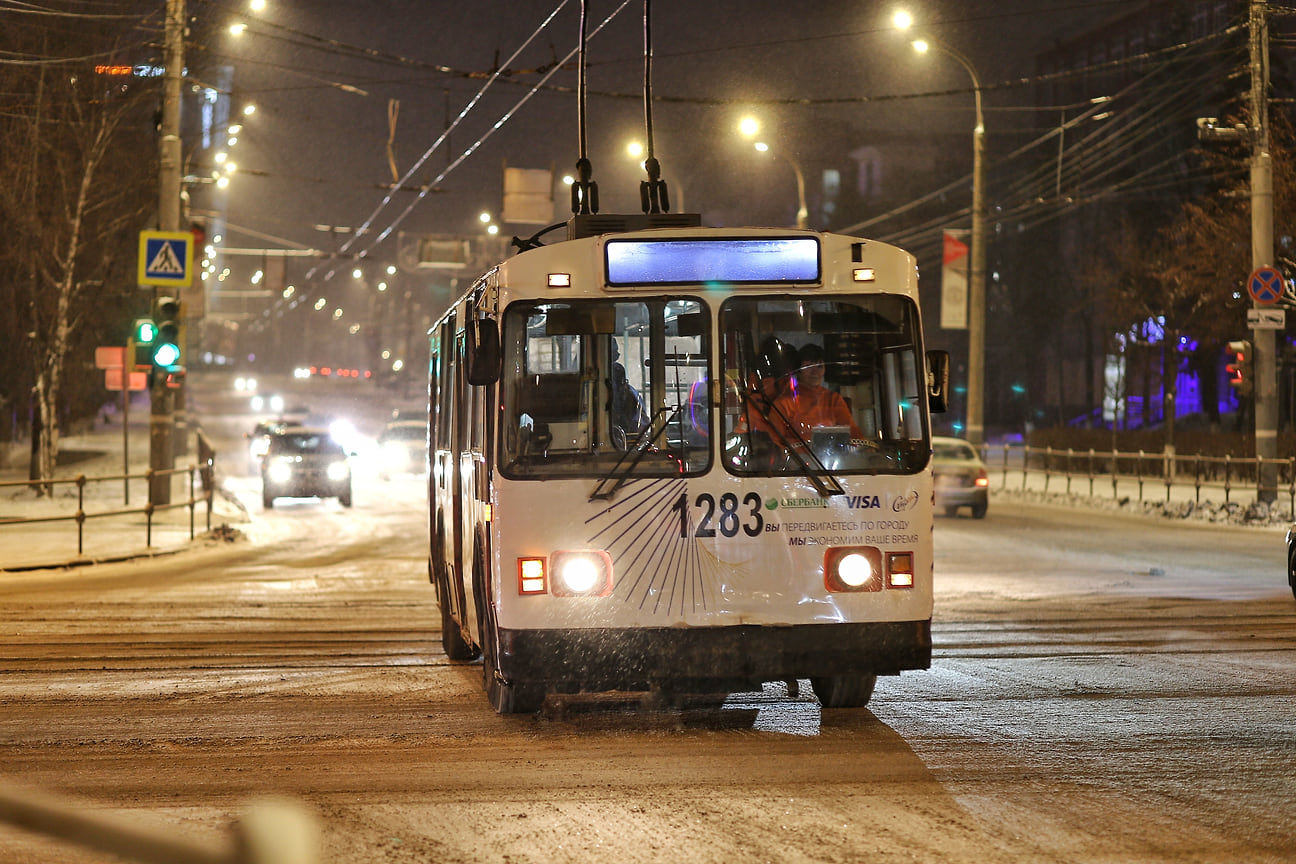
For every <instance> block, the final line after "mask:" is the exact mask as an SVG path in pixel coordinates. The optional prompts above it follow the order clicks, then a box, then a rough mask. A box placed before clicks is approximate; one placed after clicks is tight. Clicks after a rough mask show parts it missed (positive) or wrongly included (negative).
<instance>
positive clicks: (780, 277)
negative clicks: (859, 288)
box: [605, 237, 819, 285]
mask: <svg viewBox="0 0 1296 864" xmlns="http://www.w3.org/2000/svg"><path fill="white" fill-rule="evenodd" d="M605 248H606V263H607V284H608V285H695V284H704V283H707V282H744V283H753V282H761V283H770V282H776V283H778V282H782V283H788V282H795V283H806V282H818V281H819V240H818V238H816V237H759V238H756V237H753V238H734V237H728V238H726V237H715V238H706V239H696V240H667V239H663V240H629V239H626V240H617V239H610V240H608V241H607V244H606V247H605Z"/></svg>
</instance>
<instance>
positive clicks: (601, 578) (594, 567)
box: [549, 550, 612, 597]
mask: <svg viewBox="0 0 1296 864" xmlns="http://www.w3.org/2000/svg"><path fill="white" fill-rule="evenodd" d="M549 567H550V572H551V573H552V574H553V593H554V596H555V597H604V596H606V595H608V594H610V593H612V558H611V557H610V556H609V555H608V554H607V553H606V552H603V551H599V550H579V551H563V552H555V553H553V554H552V555H550V556H549Z"/></svg>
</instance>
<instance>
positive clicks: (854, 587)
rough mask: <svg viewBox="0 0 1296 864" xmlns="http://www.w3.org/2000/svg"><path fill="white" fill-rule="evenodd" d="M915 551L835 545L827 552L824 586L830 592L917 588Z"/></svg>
mask: <svg viewBox="0 0 1296 864" xmlns="http://www.w3.org/2000/svg"><path fill="white" fill-rule="evenodd" d="M913 561H914V557H913V553H912V552H887V553H885V554H884V553H883V552H882V550H880V549H878V548H877V547H876V546H836V547H832V548H830V549H829V550H828V551H827V552H825V553H824V585H825V587H827V589H828V590H829V591H831V592H835V593H845V592H862V591H881V590H882V589H883V588H902V589H908V588H913V587H914V564H913Z"/></svg>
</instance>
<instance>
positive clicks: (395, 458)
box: [378, 420, 427, 477]
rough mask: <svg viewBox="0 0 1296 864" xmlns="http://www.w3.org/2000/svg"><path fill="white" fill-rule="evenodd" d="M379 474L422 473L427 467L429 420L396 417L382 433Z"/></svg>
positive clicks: (388, 475) (379, 441)
mask: <svg viewBox="0 0 1296 864" xmlns="http://www.w3.org/2000/svg"><path fill="white" fill-rule="evenodd" d="M378 458H379V459H380V460H382V461H381V463H380V465H379V469H378V470H379V474H380V475H381V476H383V477H390V476H391V475H393V474H422V473H423V472H424V471H426V470H427V423H426V422H425V421H423V420H394V421H392V422H391V423H388V424H387V426H386V427H385V428H384V429H383V431H382V432H381V433H380V434H379V435H378Z"/></svg>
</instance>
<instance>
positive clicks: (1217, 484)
mask: <svg viewBox="0 0 1296 864" xmlns="http://www.w3.org/2000/svg"><path fill="white" fill-rule="evenodd" d="M981 455H982V459H983V460H984V461H985V463H986V467H987V469H989V470H990V471H991V472H992V473H998V474H1000V475H1001V477H1002V481H1001V482H1002V488H1004V489H1007V488H1009V477H1010V476H1012V477H1013V478H1016V476H1017V475H1018V474H1020V475H1021V488H1022V490H1023V491H1025V490H1026V489H1027V487H1028V485H1029V484H1030V478H1031V476H1032V475H1033V476H1035V477H1037V478H1042V480H1043V486H1044V489H1043V491H1044V492H1045V493H1047V492H1050V491H1058V492H1061V491H1065V493H1066V494H1068V495H1074V494H1087V495H1088V496H1089V497H1090V498H1094V497H1098V494H1099V493H1098V492H1097V491H1096V489H1095V487H1096V485H1097V484H1099V483H1101V484H1102V485H1103V486H1106V485H1108V484H1110V487H1111V497H1112V498H1119V497H1121V489H1122V488H1128V487H1129V486H1130V485H1131V484H1132V485H1134V486H1136V487H1137V489H1138V492H1137V496H1138V500H1139V501H1143V500H1144V496H1145V493H1148V492H1149V490H1150V489H1152V488H1155V489H1158V497H1160V491H1159V490H1161V489H1164V493H1165V501H1166V502H1167V503H1169V502H1170V501H1171V499H1172V497H1173V493H1174V490H1175V489H1176V488H1177V489H1179V490H1180V491H1181V494H1187V493H1188V492H1191V495H1192V500H1193V502H1194V503H1195V504H1200V503H1201V497H1202V492H1203V490H1205V491H1206V492H1207V493H1209V492H1211V491H1212V490H1218V491H1220V492H1222V493H1223V495H1224V503H1225V504H1229V503H1231V499H1232V497H1234V496H1240V495H1242V494H1243V493H1245V494H1246V495H1248V496H1251V495H1254V496H1255V497H1256V498H1257V499H1260V500H1264V499H1266V498H1268V499H1270V500H1276V499H1277V498H1278V496H1283V497H1284V498H1285V499H1286V500H1287V503H1288V505H1289V506H1290V507H1291V508H1292V510H1293V512H1296V458H1282V459H1265V458H1263V457H1258V456H1257V457H1237V456H1227V455H1225V456H1200V455H1177V454H1174V453H1164V452H1162V453H1148V452H1146V451H1143V450H1139V451H1137V452H1121V451H1117V450H1114V449H1113V450H1095V449H1093V448H1090V449H1088V450H1075V449H1072V448H1067V449H1059V448H1055V447H1031V446H1030V445H1021V444H1003V445H989V444H986V445H983V446H982V448H981ZM1266 480H1268V481H1269V482H1268V483H1266ZM1055 482H1056V483H1058V484H1065V488H1064V489H1057V488H1055V489H1050V486H1051V485H1052V484H1053V483H1055ZM1086 484H1087V492H1085V491H1078V490H1077V488H1076V487H1077V485H1080V486H1081V487H1083V486H1084V485H1086ZM1266 493H1268V494H1267V495H1266Z"/></svg>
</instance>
